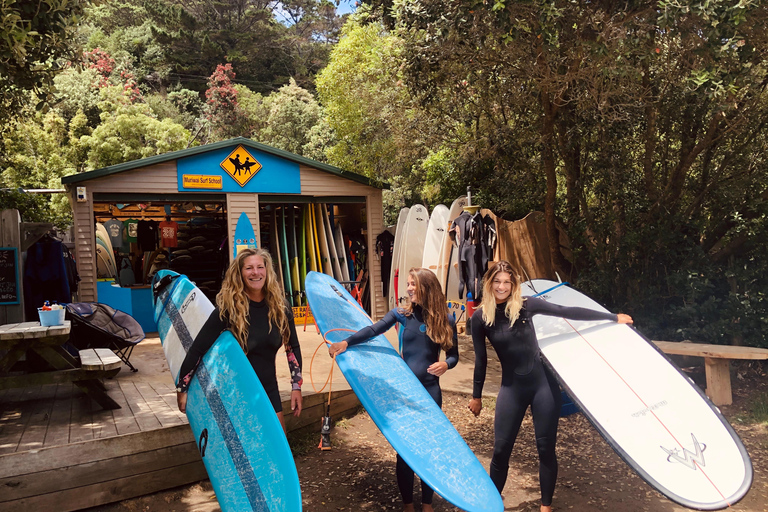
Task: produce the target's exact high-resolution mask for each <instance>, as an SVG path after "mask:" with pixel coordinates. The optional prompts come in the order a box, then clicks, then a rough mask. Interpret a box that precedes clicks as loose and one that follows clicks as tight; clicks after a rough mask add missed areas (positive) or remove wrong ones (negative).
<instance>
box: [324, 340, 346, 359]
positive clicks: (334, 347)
mask: <svg viewBox="0 0 768 512" xmlns="http://www.w3.org/2000/svg"><path fill="white" fill-rule="evenodd" d="M347 346H348V344H347V341H346V340H344V341H339V342H337V343H332V344H331V346H330V347H328V353H329V354H330V355H331V357H335V356H337V355H339V354H341V353H342V352H344V351H345V350H347Z"/></svg>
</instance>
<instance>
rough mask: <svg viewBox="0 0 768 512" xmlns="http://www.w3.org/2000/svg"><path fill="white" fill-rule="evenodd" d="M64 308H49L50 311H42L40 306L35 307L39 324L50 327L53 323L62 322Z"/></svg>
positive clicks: (59, 323) (58, 323) (60, 323)
mask: <svg viewBox="0 0 768 512" xmlns="http://www.w3.org/2000/svg"><path fill="white" fill-rule="evenodd" d="M65 311H66V309H64V308H61V309H51V310H50V311H43V310H42V309H41V308H37V314H38V315H40V325H42V326H43V327H51V326H53V325H63V324H64V312H65Z"/></svg>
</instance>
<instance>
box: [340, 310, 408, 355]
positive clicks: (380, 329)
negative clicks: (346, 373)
mask: <svg viewBox="0 0 768 512" xmlns="http://www.w3.org/2000/svg"><path fill="white" fill-rule="evenodd" d="M399 315H400V314H399V313H398V312H397V309H392V310H390V311H389V312H388V313H387V314H386V315H384V318H382V319H381V320H379V321H378V322H376V323H375V324H372V325H368V326H366V327H363V328H362V329H360V330H359V331H357V332H356V333H354V334H353V335H352V336H350V337H349V338H347V339H346V340H344V341H339V342H336V343H333V344H331V346H330V347H328V353H329V354H330V355H331V357H334V356H336V355H338V354H341V353H342V352H344V351H345V350H347V347H348V346H349V345H357V344H358V343H362V342H363V341H367V340H369V339H371V338H373V337H376V336H378V335H379V334H384V333H385V332H387V331H388V330H389V329H391V328H392V326H393V325H395V324H396V323H397V321H398V318H399Z"/></svg>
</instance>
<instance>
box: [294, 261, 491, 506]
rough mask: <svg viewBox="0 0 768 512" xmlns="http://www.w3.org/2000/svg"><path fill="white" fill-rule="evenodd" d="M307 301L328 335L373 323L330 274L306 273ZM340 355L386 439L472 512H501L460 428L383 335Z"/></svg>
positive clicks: (340, 337)
mask: <svg viewBox="0 0 768 512" xmlns="http://www.w3.org/2000/svg"><path fill="white" fill-rule="evenodd" d="M305 283H306V285H305V286H306V293H307V301H308V303H309V306H310V308H311V309H312V314H313V315H314V317H315V321H316V322H317V325H318V327H319V328H320V330H321V332H322V333H323V336H324V338H325V339H327V340H328V341H329V342H336V341H341V340H343V339H346V338H348V337H349V335H350V334H352V332H356V331H358V330H359V329H361V328H363V327H365V326H368V325H371V319H370V318H369V317H368V315H367V314H366V313H365V311H364V310H363V309H362V308H360V306H359V305H358V304H357V301H355V299H354V298H352V295H350V294H349V292H347V291H346V289H345V288H344V287H343V286H342V285H341V284H339V283H338V282H337V281H336V280H335V279H333V278H332V277H330V276H328V275H326V274H321V273H319V272H310V273H309V274H307V279H306V281H305ZM336 363H337V364H338V365H339V368H340V369H341V371H342V372H343V373H344V377H345V378H346V379H347V382H348V383H349V385H350V386H351V387H352V389H353V390H354V392H355V394H356V395H357V397H358V398H359V399H360V403H362V404H363V406H364V407H365V410H366V411H367V412H368V414H370V416H371V419H373V421H374V423H376V426H377V427H379V430H381V433H382V434H383V435H384V437H386V438H387V441H389V444H391V445H392V447H393V448H394V449H395V450H396V451H397V453H399V454H400V456H401V457H402V458H403V460H405V462H407V463H408V465H409V466H410V467H411V468H412V469H413V470H414V472H415V473H416V474H417V475H419V478H421V479H422V480H423V481H424V482H426V483H427V484H428V485H429V486H430V487H432V488H433V489H434V490H435V492H437V493H438V494H439V495H440V496H442V497H443V498H444V499H445V500H447V501H449V502H450V503H452V504H454V505H456V506H457V507H459V508H461V509H464V510H471V511H473V512H501V511H502V510H504V504H503V502H502V501H501V496H499V493H498V491H497V490H496V486H494V485H493V482H492V481H491V479H490V478H489V477H488V474H487V473H486V471H485V469H484V468H483V466H482V465H481V464H480V461H479V460H477V457H475V454H474V453H472V450H470V448H469V446H467V444H466V443H465V442H464V439H462V437H461V435H459V433H458V432H457V431H456V429H455V428H454V427H453V425H452V424H451V422H450V421H449V420H448V418H447V417H446V416H445V414H444V413H443V411H442V410H441V409H440V407H438V406H437V404H436V403H435V401H434V400H433V399H432V397H431V396H430V395H429V393H427V390H426V389H425V388H424V386H423V385H422V384H421V382H419V380H418V379H417V378H416V376H415V375H414V374H413V372H412V371H411V369H410V368H408V365H406V364H405V361H403V359H402V358H401V357H400V355H399V354H398V353H397V351H395V349H393V348H392V345H391V344H390V343H389V341H387V339H386V338H385V337H384V336H377V337H375V338H373V339H371V340H368V341H366V342H365V343H361V344H359V345H354V346H352V347H349V349H348V350H346V351H345V352H344V353H342V354H340V355H338V356H337V357H336Z"/></svg>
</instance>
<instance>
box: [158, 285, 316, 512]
mask: <svg viewBox="0 0 768 512" xmlns="http://www.w3.org/2000/svg"><path fill="white" fill-rule="evenodd" d="M152 289H153V296H154V297H153V300H154V312H155V320H156V321H157V330H158V334H159V335H160V340H161V342H162V344H163V352H164V353H165V357H166V359H167V360H168V368H169V369H170V372H171V376H172V378H173V383H174V385H178V379H179V369H180V367H181V363H182V362H183V361H184V358H185V357H186V355H187V351H188V350H189V347H190V346H191V345H192V343H193V342H194V340H195V338H196V337H197V336H198V334H199V333H200V330H201V328H202V326H203V325H204V324H205V322H206V320H207V319H208V317H209V316H210V315H211V314H212V313H213V312H214V308H213V304H211V302H210V301H209V300H208V299H207V298H206V296H205V295H204V294H203V293H202V292H201V291H200V289H199V288H197V287H196V286H195V285H194V283H192V282H191V281H190V280H189V279H187V277H186V276H184V275H180V274H177V273H176V272H172V271H170V270H160V271H158V272H157V274H155V277H154V279H153V282H152ZM187 418H189V426H190V427H191V428H192V433H193V434H194V436H195V439H196V440H197V444H198V449H199V451H200V455H201V457H202V459H203V463H204V464H205V469H206V471H207V472H208V476H209V478H210V480H211V484H212V485H213V489H214V491H215V493H216V499H217V500H218V501H219V505H220V506H221V509H222V510H223V511H224V512H246V511H258V512H300V511H301V507H302V504H301V491H300V488H299V476H298V473H297V471H296V466H295V464H294V462H293V455H292V454H291V449H290V447H289V446H288V441H287V440H286V438H285V434H284V433H283V428H282V425H281V424H280V420H278V419H277V415H276V414H275V410H274V408H273V407H272V404H271V402H270V401H269V398H268V397H267V394H266V392H265V391H264V388H263V386H262V385H261V382H260V381H259V379H258V377H256V373H255V372H254V371H253V368H252V367H251V365H250V363H249V362H248V359H247V357H246V356H245V353H244V352H243V349H242V348H241V347H240V345H239V344H238V342H237V340H236V339H235V337H234V336H233V335H232V333H230V332H229V331H224V332H223V333H221V334H219V336H218V338H217V340H216V342H215V343H214V344H213V346H212V347H211V349H210V350H209V351H208V353H206V355H205V356H204V357H203V358H202V360H201V362H200V364H199V365H198V367H197V371H196V372H195V375H194V377H193V378H192V381H191V383H190V385H189V388H188V397H187Z"/></svg>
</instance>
